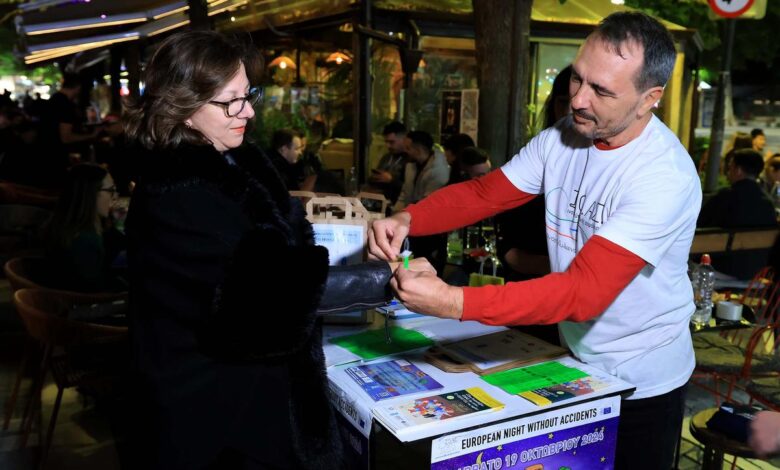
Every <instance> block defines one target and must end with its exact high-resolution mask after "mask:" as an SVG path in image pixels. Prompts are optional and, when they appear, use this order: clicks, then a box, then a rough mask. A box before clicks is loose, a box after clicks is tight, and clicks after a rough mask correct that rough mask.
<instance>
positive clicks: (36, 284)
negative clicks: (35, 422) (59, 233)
mask: <svg viewBox="0 0 780 470" xmlns="http://www.w3.org/2000/svg"><path fill="white" fill-rule="evenodd" d="M3 270H4V272H5V277H6V279H8V283H9V284H10V286H11V293H12V294H13V293H15V292H16V291H18V290H20V289H47V290H48V291H49V292H52V293H54V294H55V295H57V296H58V297H59V298H61V299H62V300H63V301H64V302H66V303H67V304H69V305H71V306H73V305H92V304H105V303H111V302H116V301H126V300H127V292H94V293H84V292H75V291H66V290H58V289H48V288H47V287H46V281H45V275H46V270H47V269H46V260H45V258H42V257H34V256H28V257H17V258H12V259H10V260H8V261H7V262H6V263H5V265H4V266H3ZM40 352H41V351H40V348H39V347H38V345H37V344H34V343H31V342H30V341H25V346H24V350H23V351H22V359H21V360H20V362H19V367H18V369H17V372H16V380H15V381H14V386H13V388H12V389H11V396H10V397H9V398H8V401H7V402H6V404H5V418H4V420H3V430H7V429H8V427H9V425H10V423H11V417H12V415H13V411H14V408H15V406H16V400H17V398H18V396H19V388H20V387H21V384H22V379H23V378H24V375H25V371H26V370H27V367H28V364H30V363H31V361H33V360H35V358H37V357H39V356H40Z"/></svg>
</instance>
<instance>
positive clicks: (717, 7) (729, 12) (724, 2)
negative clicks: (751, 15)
mask: <svg viewBox="0 0 780 470" xmlns="http://www.w3.org/2000/svg"><path fill="white" fill-rule="evenodd" d="M753 1H754V0H709V3H710V8H712V11H714V12H715V13H717V14H718V15H719V16H722V17H724V18H737V17H739V16H740V15H742V14H743V13H745V12H746V11H748V10H749V9H750V7H751V6H753Z"/></svg>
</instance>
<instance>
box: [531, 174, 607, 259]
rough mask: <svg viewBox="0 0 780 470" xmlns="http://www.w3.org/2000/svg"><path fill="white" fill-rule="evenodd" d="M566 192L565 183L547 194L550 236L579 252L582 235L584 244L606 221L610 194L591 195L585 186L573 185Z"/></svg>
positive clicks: (558, 242) (560, 243)
mask: <svg viewBox="0 0 780 470" xmlns="http://www.w3.org/2000/svg"><path fill="white" fill-rule="evenodd" d="M563 193H564V189H563V187H557V188H553V189H551V190H550V192H549V193H547V194H546V195H545V205H546V226H547V230H548V231H549V232H552V233H549V232H548V238H549V239H550V240H553V241H555V243H556V244H557V245H558V246H559V247H561V248H563V249H565V250H566V251H570V252H575V251H576V246H577V243H576V241H577V238H578V236H579V238H580V240H581V242H582V244H584V243H585V242H586V241H588V239H589V238H590V237H591V236H592V235H593V234H595V233H596V232H597V231H598V229H599V228H600V227H601V226H602V225H603V224H604V222H606V220H607V216H608V214H609V207H608V206H607V203H606V198H604V199H603V200H601V201H599V200H598V199H595V200H594V199H593V198H590V199H589V198H588V194H587V193H586V192H585V191H584V188H572V189H571V190H570V191H569V195H568V196H564V194H563ZM603 197H604V195H602V198H603ZM582 244H580V245H579V246H582Z"/></svg>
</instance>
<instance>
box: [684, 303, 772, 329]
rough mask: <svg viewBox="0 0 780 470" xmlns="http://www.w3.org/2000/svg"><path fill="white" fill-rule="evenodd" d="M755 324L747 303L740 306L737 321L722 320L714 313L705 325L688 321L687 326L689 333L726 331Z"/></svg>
mask: <svg viewBox="0 0 780 470" xmlns="http://www.w3.org/2000/svg"><path fill="white" fill-rule="evenodd" d="M755 326H756V323H755V316H754V314H753V309H751V308H750V307H749V306H748V305H743V306H742V318H741V319H740V320H737V321H732V320H722V319H720V318H717V317H715V315H714V313H713V316H712V318H710V321H709V322H708V323H707V324H706V325H702V324H695V323H693V322H691V323H690V325H689V327H690V330H691V334H696V333H706V332H710V331H716V332H719V331H728V330H742V329H747V328H753V327H755Z"/></svg>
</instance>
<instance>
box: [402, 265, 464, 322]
mask: <svg viewBox="0 0 780 470" xmlns="http://www.w3.org/2000/svg"><path fill="white" fill-rule="evenodd" d="M410 267H411V266H410ZM390 285H391V286H392V287H393V289H394V290H395V292H396V297H398V299H399V300H400V301H401V302H402V303H403V304H404V306H406V308H408V309H409V310H411V311H413V312H417V313H422V314H424V315H432V316H434V317H440V318H454V319H460V317H461V316H463V289H461V288H459V287H455V286H450V285H448V284H446V283H445V282H444V281H442V280H441V279H439V278H438V277H436V274H434V273H432V272H430V271H412V270H411V269H399V270H397V271H396V272H395V275H394V276H393V279H391V280H390Z"/></svg>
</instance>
